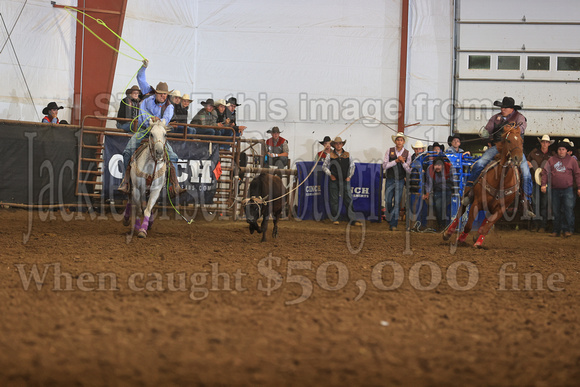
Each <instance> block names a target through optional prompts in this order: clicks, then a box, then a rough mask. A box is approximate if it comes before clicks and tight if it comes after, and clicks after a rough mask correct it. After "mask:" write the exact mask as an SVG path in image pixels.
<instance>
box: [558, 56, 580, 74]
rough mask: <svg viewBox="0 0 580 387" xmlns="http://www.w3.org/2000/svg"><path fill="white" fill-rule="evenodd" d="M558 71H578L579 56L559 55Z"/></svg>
mask: <svg viewBox="0 0 580 387" xmlns="http://www.w3.org/2000/svg"><path fill="white" fill-rule="evenodd" d="M558 71H580V57H573V56H559V57H558Z"/></svg>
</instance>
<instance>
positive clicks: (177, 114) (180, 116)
mask: <svg viewBox="0 0 580 387" xmlns="http://www.w3.org/2000/svg"><path fill="white" fill-rule="evenodd" d="M191 101H192V100H191V98H190V96H189V94H184V95H183V96H182V97H181V102H180V103H179V104H173V118H172V119H171V121H173V122H178V123H180V124H187V116H188V114H189V104H190V103H191ZM183 128H185V126H177V127H176V128H175V129H174V130H173V131H174V132H181V133H182V132H183ZM187 133H188V134H195V128H194V127H191V126H188V127H187Z"/></svg>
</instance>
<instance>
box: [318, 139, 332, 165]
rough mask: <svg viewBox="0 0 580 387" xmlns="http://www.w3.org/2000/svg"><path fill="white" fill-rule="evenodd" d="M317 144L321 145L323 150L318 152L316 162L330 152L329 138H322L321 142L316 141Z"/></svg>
mask: <svg viewBox="0 0 580 387" xmlns="http://www.w3.org/2000/svg"><path fill="white" fill-rule="evenodd" d="M318 143H319V144H320V145H322V146H323V147H324V149H323V150H321V151H320V152H318V154H317V155H316V160H324V159H325V158H326V157H328V155H329V154H330V152H331V151H332V148H331V146H330V136H324V139H323V140H322V141H318Z"/></svg>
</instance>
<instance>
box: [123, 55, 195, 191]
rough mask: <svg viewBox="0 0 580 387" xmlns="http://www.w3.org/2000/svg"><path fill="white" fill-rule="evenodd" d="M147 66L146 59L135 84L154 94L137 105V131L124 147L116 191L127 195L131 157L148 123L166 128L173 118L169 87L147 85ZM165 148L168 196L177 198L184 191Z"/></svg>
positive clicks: (173, 159) (174, 157) (171, 153)
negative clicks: (121, 172)
mask: <svg viewBox="0 0 580 387" xmlns="http://www.w3.org/2000/svg"><path fill="white" fill-rule="evenodd" d="M148 64H149V61H148V60H147V59H145V60H143V66H141V68H140V69H139V71H138V72H137V82H138V83H139V87H140V89H141V91H147V94H151V91H153V92H154V94H151V95H149V96H147V97H146V98H144V99H143V101H141V104H140V105H139V108H140V114H139V118H138V120H139V122H138V123H139V126H138V130H137V132H136V133H135V134H133V137H131V139H130V140H129V142H128V143H127V146H126V147H125V150H123V164H124V167H125V176H124V177H123V180H122V181H121V185H120V186H119V188H118V190H119V191H120V192H124V193H127V194H128V193H129V192H130V189H131V188H130V183H131V174H130V171H131V168H130V161H131V157H132V156H133V154H134V153H135V151H136V150H137V148H138V147H139V144H140V143H141V140H142V139H144V138H146V137H147V136H148V135H149V132H148V131H147V127H149V121H150V120H151V121H153V122H157V121H159V120H161V121H163V123H164V124H165V125H166V126H167V125H168V124H169V122H170V121H171V118H173V105H172V104H171V103H170V102H169V99H168V98H167V95H168V94H169V87H168V86H167V83H165V82H159V83H158V84H157V87H155V88H153V87H152V86H151V85H149V83H148V82H147V79H146V76H145V69H146V68H147V66H148ZM165 147H166V149H167V153H168V154H169V160H170V161H171V165H170V174H169V182H170V187H169V194H170V195H171V196H177V195H179V194H181V193H182V192H184V191H185V190H184V189H183V188H181V186H180V185H179V182H178V180H177V172H176V171H177V168H176V163H177V154H176V153H175V152H174V151H173V148H172V147H171V145H170V144H169V143H166V144H165Z"/></svg>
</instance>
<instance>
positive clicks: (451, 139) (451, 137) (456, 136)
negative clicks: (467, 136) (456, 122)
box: [447, 133, 461, 146]
mask: <svg viewBox="0 0 580 387" xmlns="http://www.w3.org/2000/svg"><path fill="white" fill-rule="evenodd" d="M454 138H458V139H459V141H461V137H459V135H458V134H457V133H455V134H454V135H453V136H449V137H447V144H449V146H451V141H453V139H454Z"/></svg>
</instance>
